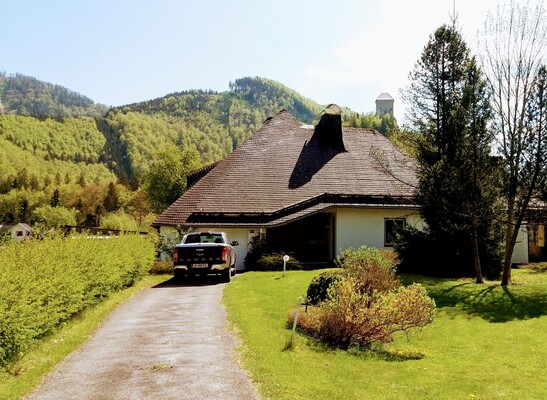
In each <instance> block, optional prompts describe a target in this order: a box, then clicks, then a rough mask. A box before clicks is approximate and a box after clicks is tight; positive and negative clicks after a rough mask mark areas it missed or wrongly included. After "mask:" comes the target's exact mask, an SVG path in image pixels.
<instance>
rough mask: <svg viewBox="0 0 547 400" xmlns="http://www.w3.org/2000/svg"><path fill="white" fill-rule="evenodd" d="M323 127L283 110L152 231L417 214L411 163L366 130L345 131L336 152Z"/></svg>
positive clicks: (165, 216)
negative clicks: (368, 212)
mask: <svg viewBox="0 0 547 400" xmlns="http://www.w3.org/2000/svg"><path fill="white" fill-rule="evenodd" d="M322 120H323V118H322ZM320 125H321V122H320V123H319V124H318V125H317V129H316V128H315V127H313V126H309V125H304V124H302V123H301V122H300V121H298V120H296V119H295V118H294V117H293V116H291V115H290V114H289V113H288V112H286V111H285V110H282V111H280V112H279V113H277V114H276V115H275V116H274V117H272V118H269V119H268V120H266V122H265V123H264V125H263V126H262V128H261V129H260V130H259V131H258V132H256V133H255V134H254V135H253V136H252V137H251V138H249V139H248V140H247V141H246V142H245V143H243V144H242V145H241V146H240V147H239V148H238V149H236V150H235V151H234V152H233V153H232V154H231V155H229V156H228V157H227V158H226V159H224V160H223V161H222V162H220V163H219V164H218V165H216V166H215V167H214V168H213V169H212V170H211V171H210V172H209V173H208V174H207V175H205V176H204V177H203V178H201V179H200V180H199V181H198V182H197V183H196V184H195V185H194V186H192V187H191V188H190V189H189V190H188V191H187V192H186V193H185V194H184V195H183V196H181V197H180V198H179V199H178V200H177V201H176V202H175V203H173V204H172V205H171V206H170V207H169V208H168V209H167V210H165V211H164V212H163V213H162V214H161V215H160V216H158V218H157V219H156V220H155V221H154V224H153V225H154V226H161V225H169V226H176V225H191V226H199V225H202V226H205V225H206V226H214V225H224V226H238V225H239V226H268V225H277V224H282V223H286V222H290V221H291V220H293V219H295V218H300V217H302V216H304V215H307V214H309V213H313V212H318V211H320V210H322V209H325V208H329V207H335V206H351V207H356V206H361V207H362V206H373V207H382V206H383V207H390V206H391V207H392V206H394V205H398V206H406V207H414V203H413V199H414V195H415V187H416V185H417V179H416V175H415V173H414V162H413V160H412V159H411V158H410V157H408V156H407V155H405V154H403V153H402V152H400V151H399V150H398V149H397V148H396V147H395V146H394V145H393V144H392V143H391V142H390V141H389V140H388V139H386V138H385V137H384V136H383V135H381V134H379V133H377V132H376V131H373V130H369V129H357V128H343V133H341V134H342V135H343V146H339V145H338V146H334V145H332V144H331V143H333V142H332V141H331V140H329V139H328V138H327V140H325V133H324V132H323V133H321V135H319V132H317V133H316V131H318V130H319V126H320ZM329 129H330V127H329ZM338 130H339V129H338ZM339 131H340V130H339Z"/></svg>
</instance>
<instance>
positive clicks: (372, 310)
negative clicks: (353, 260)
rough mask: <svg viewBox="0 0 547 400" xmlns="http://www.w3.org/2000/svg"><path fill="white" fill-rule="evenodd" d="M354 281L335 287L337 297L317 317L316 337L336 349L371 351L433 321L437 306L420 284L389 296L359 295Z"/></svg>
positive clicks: (393, 291) (377, 294)
mask: <svg viewBox="0 0 547 400" xmlns="http://www.w3.org/2000/svg"><path fill="white" fill-rule="evenodd" d="M358 286H359V285H358V282H357V281H356V280H355V279H354V278H347V279H344V280H342V281H340V282H338V283H337V284H336V295H335V296H333V297H334V298H333V299H332V300H331V301H327V302H324V303H323V304H322V306H321V311H320V313H319V315H318V317H317V318H318V330H317V332H316V336H317V337H318V338H319V339H320V340H322V341H324V342H326V343H329V344H331V345H333V346H336V347H340V348H343V349H347V348H349V347H364V348H366V347H369V346H370V345H371V344H372V343H375V342H379V343H387V342H390V341H391V340H392V335H393V334H394V333H395V332H398V331H406V330H408V329H410V328H414V327H421V326H424V325H427V324H428V323H430V322H432V321H433V316H434V312H435V302H434V301H433V300H432V299H431V298H429V297H428V295H427V292H426V291H425V289H424V288H423V287H422V286H421V285H418V284H415V285H411V286H409V287H404V286H401V287H399V288H397V289H393V290H391V291H389V292H387V293H383V294H382V293H379V292H374V293H373V294H367V293H359V292H358V291H357V288H358Z"/></svg>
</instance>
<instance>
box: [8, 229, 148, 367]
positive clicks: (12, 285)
mask: <svg viewBox="0 0 547 400" xmlns="http://www.w3.org/2000/svg"><path fill="white" fill-rule="evenodd" d="M153 260H154V244H153V243H152V241H151V240H150V238H148V237H145V236H139V235H121V236H116V237H110V238H108V239H106V238H104V239H99V238H97V237H95V236H91V237H86V235H77V236H72V237H67V238H64V237H60V236H57V235H44V236H43V237H42V239H40V240H38V239H36V238H35V239H28V240H25V241H24V242H23V243H13V242H12V243H6V244H4V245H3V246H2V248H1V250H0V299H2V301H1V302H0V367H2V366H5V365H6V364H7V363H9V362H10V361H11V360H12V359H13V358H14V357H15V356H16V355H18V354H19V353H20V352H25V351H26V350H27V349H28V348H29V347H30V346H31V345H32V343H33V342H34V341H35V340H36V339H37V338H39V337H40V336H43V335H44V334H46V333H48V332H50V331H51V330H52V329H53V328H54V327H56V326H57V325H58V324H59V323H61V322H62V321H65V320H67V319H69V318H70V317H71V316H72V315H74V314H75V313H77V312H79V311H81V310H83V309H84V308H85V307H87V306H89V305H91V304H93V303H96V302H98V301H100V300H101V299H103V298H105V297H107V296H108V295H109V294H110V293H112V292H113V291H116V290H120V289H122V288H123V287H126V286H130V285H132V284H133V283H134V282H135V280H136V279H138V278H139V277H140V276H142V275H144V274H146V272H147V271H148V270H149V268H150V266H151V265H152V262H153Z"/></svg>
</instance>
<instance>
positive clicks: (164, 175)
mask: <svg viewBox="0 0 547 400" xmlns="http://www.w3.org/2000/svg"><path fill="white" fill-rule="evenodd" d="M200 164H201V160H200V156H199V153H198V152H197V150H196V149H195V148H193V147H189V148H185V149H183V150H181V149H179V148H178V147H177V146H175V145H174V144H168V145H166V146H165V147H164V148H163V149H162V150H160V151H158V152H157V154H156V157H155V160H154V161H153V163H152V165H151V166H150V170H149V172H148V174H147V176H146V179H145V182H144V186H143V188H144V191H145V192H146V194H147V197H148V200H149V202H150V205H151V206H152V208H153V210H154V211H155V212H158V213H159V212H162V211H163V210H165V209H166V208H167V207H169V206H170V205H171V204H172V203H173V202H175V200H177V199H178V198H179V197H180V196H181V195H182V193H184V191H185V190H186V175H187V174H188V173H189V172H191V171H193V170H196V169H198V168H199V167H200Z"/></svg>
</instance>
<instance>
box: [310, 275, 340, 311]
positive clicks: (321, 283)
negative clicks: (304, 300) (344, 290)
mask: <svg viewBox="0 0 547 400" xmlns="http://www.w3.org/2000/svg"><path fill="white" fill-rule="evenodd" d="M342 275H343V271H342V270H340V269H331V270H329V271H325V272H323V273H321V274H319V275H318V276H316V277H315V278H313V279H312V281H311V282H310V285H309V286H308V292H307V297H308V304H312V305H317V304H319V303H321V302H322V301H325V300H326V299H327V296H328V290H329V287H330V286H331V285H332V284H333V283H335V282H337V281H339V280H340V279H341V278H342Z"/></svg>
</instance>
